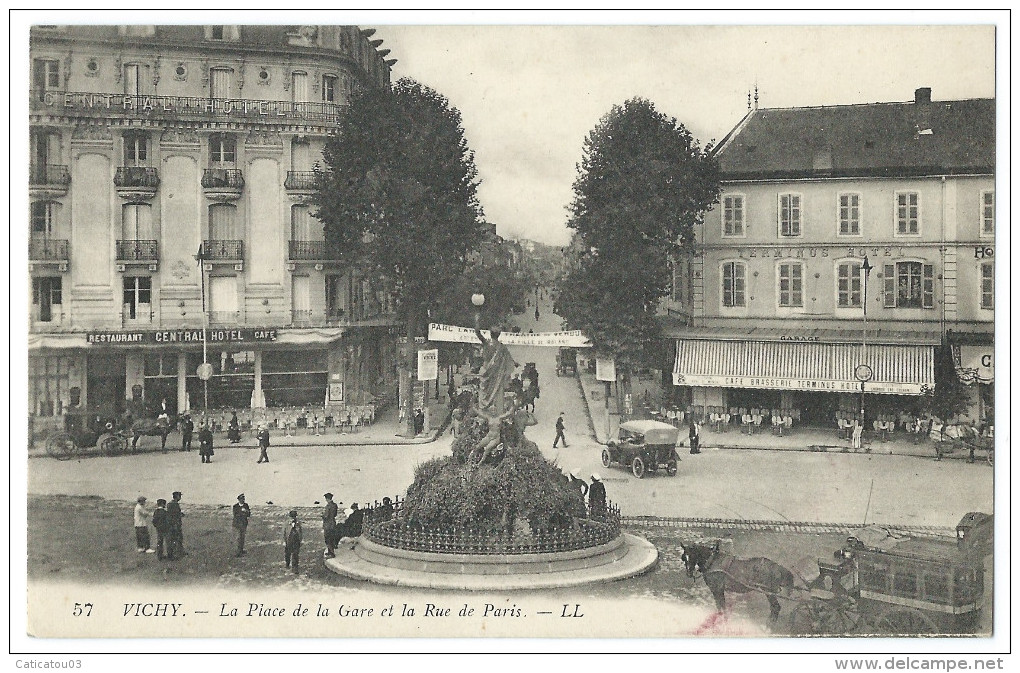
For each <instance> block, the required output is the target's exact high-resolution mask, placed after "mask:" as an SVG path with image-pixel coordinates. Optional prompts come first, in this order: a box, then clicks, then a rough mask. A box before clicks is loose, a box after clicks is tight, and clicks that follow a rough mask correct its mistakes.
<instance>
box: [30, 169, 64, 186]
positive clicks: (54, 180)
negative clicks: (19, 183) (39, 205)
mask: <svg viewBox="0 0 1020 673" xmlns="http://www.w3.org/2000/svg"><path fill="white" fill-rule="evenodd" d="M28 183H29V184H31V185H64V186H66V185H69V184H71V172H70V171H68V170H67V166H61V165H59V164H44V165H39V164H31V165H30V166H29V167H28Z"/></svg>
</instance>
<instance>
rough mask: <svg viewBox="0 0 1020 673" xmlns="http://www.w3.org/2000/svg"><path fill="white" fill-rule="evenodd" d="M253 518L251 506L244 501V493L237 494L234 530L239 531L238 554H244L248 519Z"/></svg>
mask: <svg viewBox="0 0 1020 673" xmlns="http://www.w3.org/2000/svg"><path fill="white" fill-rule="evenodd" d="M250 518H251V507H249V506H248V503H246V502H245V501H244V493H242V494H240V495H239V496H237V502H235V503H234V530H236V531H237V555H238V556H244V555H245V554H246V553H247V552H245V551H244V535H245V533H247V532H248V519H250Z"/></svg>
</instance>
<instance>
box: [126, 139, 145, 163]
mask: <svg viewBox="0 0 1020 673" xmlns="http://www.w3.org/2000/svg"><path fill="white" fill-rule="evenodd" d="M148 161H149V137H148V136H147V135H145V134H144V133H129V134H127V135H125V136H124V165H125V166H148Z"/></svg>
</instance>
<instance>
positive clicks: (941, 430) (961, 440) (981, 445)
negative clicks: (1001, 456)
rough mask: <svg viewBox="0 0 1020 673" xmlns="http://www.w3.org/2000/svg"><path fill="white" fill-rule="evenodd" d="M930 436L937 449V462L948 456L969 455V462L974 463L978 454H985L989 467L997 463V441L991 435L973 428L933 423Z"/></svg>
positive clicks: (929, 432)
mask: <svg viewBox="0 0 1020 673" xmlns="http://www.w3.org/2000/svg"><path fill="white" fill-rule="evenodd" d="M928 436H929V437H930V438H931V441H932V444H933V445H934V447H935V460H942V459H943V458H945V457H946V456H962V455H967V457H968V460H969V461H971V462H973V461H974V460H975V455H976V454H977V455H980V454H984V459H985V461H986V462H987V463H988V464H989V465H993V464H994V462H995V439H994V438H993V437H992V436H991V435H988V434H981V433H979V432H978V431H977V430H975V429H974V428H973V427H971V426H966V425H942V424H941V423H933V424H932V426H931V429H930V430H929V431H928Z"/></svg>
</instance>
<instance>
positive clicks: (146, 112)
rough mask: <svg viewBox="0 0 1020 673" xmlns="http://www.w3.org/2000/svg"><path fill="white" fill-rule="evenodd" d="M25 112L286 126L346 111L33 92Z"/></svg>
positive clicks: (334, 118) (336, 106)
mask: <svg viewBox="0 0 1020 673" xmlns="http://www.w3.org/2000/svg"><path fill="white" fill-rule="evenodd" d="M30 107H31V111H32V112H35V113H43V114H61V115H69V116H73V117H76V118H81V117H93V118H98V117H103V118H105V117H122V118H123V117H128V118H134V119H137V118H142V119H165V120H168V121H179V120H181V119H189V118H190V119H196V120H198V119H215V120H221V121H222V120H224V119H230V120H246V121H249V122H259V123H269V122H273V121H277V122H283V123H291V122H293V121H294V120H304V121H308V122H313V123H320V124H323V125H326V126H333V125H335V124H336V123H337V122H338V121H340V116H341V115H342V114H343V112H344V110H345V109H346V107H347V106H346V104H343V103H323V102H318V101H310V102H292V101H279V100H248V99H241V98H197V97H191V96H148V95H136V94H125V93H98V92H82V91H46V90H41V89H34V90H32V91H31V98H30Z"/></svg>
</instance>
